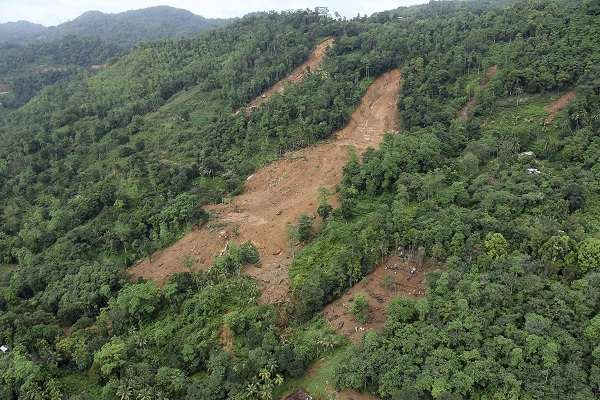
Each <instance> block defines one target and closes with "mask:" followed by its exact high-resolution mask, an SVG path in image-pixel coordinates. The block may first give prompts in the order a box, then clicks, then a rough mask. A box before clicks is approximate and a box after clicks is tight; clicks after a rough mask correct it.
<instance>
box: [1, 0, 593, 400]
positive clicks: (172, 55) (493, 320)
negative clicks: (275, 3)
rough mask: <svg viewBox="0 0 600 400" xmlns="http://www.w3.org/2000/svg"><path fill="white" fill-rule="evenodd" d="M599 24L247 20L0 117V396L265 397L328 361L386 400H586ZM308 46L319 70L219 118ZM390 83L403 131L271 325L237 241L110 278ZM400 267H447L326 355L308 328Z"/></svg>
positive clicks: (360, 185)
mask: <svg viewBox="0 0 600 400" xmlns="http://www.w3.org/2000/svg"><path fill="white" fill-rule="evenodd" d="M599 15H600V4H599V2H598V1H596V0H584V1H576V0H573V1H524V0H516V1H503V2H494V1H477V2H432V3H430V4H428V5H424V6H418V7H411V8H401V9H398V10H393V11H389V12H383V13H378V14H375V15H373V16H372V17H369V18H357V19H353V20H339V19H338V20H336V19H331V18H329V17H325V16H319V15H317V14H315V13H313V12H310V11H298V12H287V13H266V14H254V15H251V16H248V17H245V18H243V19H240V20H238V21H235V22H233V23H232V24H231V25H229V26H226V27H223V28H219V29H216V30H214V31H209V32H206V33H204V34H202V35H200V36H198V37H197V38H193V39H178V40H164V41H160V42H155V43H150V44H143V45H140V46H139V47H138V48H137V49H135V50H134V51H132V52H130V53H128V54H125V55H123V56H121V57H119V58H118V59H116V60H115V61H114V62H113V63H111V65H110V66H109V67H107V68H105V69H103V70H101V71H100V72H98V73H96V74H88V73H77V74H74V75H73V76H72V77H71V78H70V79H69V80H62V81H60V82H58V83H56V84H53V85H50V86H48V87H46V88H45V89H43V90H42V91H41V92H40V93H39V94H38V95H37V96H35V97H34V98H32V99H31V100H30V101H28V102H27V103H26V104H24V105H22V106H20V107H19V108H17V109H16V110H14V111H10V112H8V111H7V110H0V122H1V125H0V211H1V214H0V215H1V216H2V217H1V219H0V345H1V344H5V345H7V346H8V347H9V348H10V351H9V352H7V353H5V354H0V359H1V361H2V362H0V383H1V385H0V398H7V399H17V398H19V399H52V400H55V399H67V398H70V399H100V398H101V399H107V400H108V399H144V398H156V399H184V398H185V399H206V400H208V399H228V398H232V399H271V398H273V392H274V390H275V389H276V388H277V387H278V386H280V385H281V384H282V383H283V382H284V381H286V380H288V379H290V378H293V377H298V376H301V375H302V374H303V373H304V372H305V371H306V369H307V367H308V366H309V365H310V364H311V363H312V362H313V361H314V360H316V359H318V358H319V357H322V356H324V355H326V354H327V353H328V352H329V351H330V350H331V349H332V348H336V347H338V346H341V345H343V346H344V347H345V350H344V354H343V357H342V359H341V360H340V362H339V364H338V365H337V367H336V370H335V382H330V383H332V384H334V385H335V386H336V387H338V388H340V389H341V388H354V389H358V390H361V391H366V392H370V393H373V394H374V395H377V396H378V397H380V398H382V399H394V400H396V399H403V400H404V399H429V398H435V399H461V398H470V399H521V398H523V399H547V398H560V399H563V398H564V399H594V398H597V397H598V396H599V395H600V169H599V165H600V163H599V161H600V160H599V158H600V135H599V132H600V118H599V114H598V110H599V109H600V70H599V69H598V65H599V62H600V19H599V18H598V16H599ZM328 36H333V37H335V38H336V43H335V45H334V47H333V48H331V49H330V50H329V52H328V55H327V59H326V62H325V64H324V66H323V70H322V71H320V72H316V73H313V74H310V75H309V76H308V77H307V78H306V79H305V80H304V81H303V82H301V83H299V84H297V85H294V86H291V87H289V88H288V89H287V90H286V91H285V92H284V93H283V94H281V95H276V96H274V97H273V98H272V100H271V101H269V102H268V103H266V104H265V105H264V106H263V107H261V108H260V109H258V110H256V111H255V112H254V113H252V114H250V115H245V113H236V111H237V110H238V109H239V108H240V107H243V106H244V105H245V104H247V103H248V102H249V101H250V100H251V99H253V98H254V97H255V96H257V95H259V94H260V93H261V92H262V91H263V90H264V89H266V88H268V87H269V86H270V85H272V84H273V83H275V82H277V81H278V80H279V79H281V78H282V77H284V76H285V75H286V74H287V73H289V72H290V71H291V70H292V69H293V68H294V67H295V66H297V65H299V64H300V63H301V62H302V61H303V60H304V59H305V58H306V57H307V55H308V54H309V52H310V51H311V49H312V48H313V47H314V46H315V44H316V43H318V42H319V41H320V40H322V39H323V38H325V37H328ZM97 50H98V51H99V52H100V51H104V50H103V49H102V46H98V48H97ZM105 50H106V51H109V49H108V48H107V49H105ZM81 56H82V57H86V55H85V54H82V55H81ZM87 56H89V57H93V56H94V54H90V55H87ZM48 57H75V58H76V59H75V60H74V61H75V63H77V61H79V60H78V59H77V57H79V56H75V55H74V54H71V53H70V52H69V51H66V52H65V53H64V55H61V54H60V50H59V49H54V50H52V49H48ZM3 61H4V60H0V63H2V62H3ZM4 62H5V64H7V63H8V62H6V61H4ZM16 63H17V64H16V65H18V63H19V61H16ZM5 64H0V65H5ZM491 66H497V70H498V73H497V74H496V75H495V76H493V77H491V79H490V81H489V83H488V84H487V85H485V87H482V86H480V85H479V82H480V80H481V79H482V77H483V76H484V75H485V73H486V71H487V70H488V68H489V67H491ZM397 67H400V68H401V69H402V72H403V85H402V96H401V99H400V101H399V107H398V112H399V115H400V116H401V119H402V121H403V125H404V129H403V132H402V133H401V134H397V135H389V136H387V137H386V139H385V140H384V142H383V144H382V145H381V147H380V148H379V149H373V150H369V151H368V152H367V153H366V154H365V155H364V157H363V158H362V159H359V158H358V157H355V158H353V159H352V160H351V161H350V162H349V163H348V165H347V166H346V168H345V170H344V177H343V181H342V182H341V184H340V185H339V187H338V195H339V197H340V205H339V207H338V208H336V209H335V210H334V211H333V213H332V214H331V216H329V217H327V218H326V219H325V221H324V223H323V227H322V228H321V230H320V231H319V232H318V233H317V234H316V237H315V238H314V239H313V240H312V242H311V243H309V244H307V245H306V246H305V247H304V249H303V250H302V251H300V252H299V253H298V254H297V255H296V257H295V259H294V262H293V265H292V268H291V270H290V278H291V281H292V290H293V296H294V298H293V299H292V301H291V302H290V303H289V304H286V305H284V306H282V307H279V306H274V305H261V304H259V303H258V301H257V299H258V298H259V295H260V291H259V289H258V288H257V285H256V283H255V282H254V281H252V280H251V279H250V278H247V277H243V276H240V273H239V272H240V270H241V269H242V268H244V266H245V265H247V264H256V263H259V262H260V260H259V258H258V253H257V251H256V249H255V248H254V246H253V245H252V244H251V243H244V244H241V245H239V246H236V245H234V244H230V245H229V246H228V248H227V251H226V252H225V253H224V254H223V255H221V256H219V257H217V258H216V259H215V262H214V265H213V267H212V268H211V269H210V270H209V271H208V272H204V273H192V272H186V273H181V274H176V275H175V276H173V277H172V278H171V279H170V280H169V282H168V283H167V284H166V285H165V286H164V287H160V288H159V287H157V286H156V285H155V284H154V283H151V282H145V281H139V282H129V281H128V280H127V277H126V274H125V270H126V268H127V267H128V266H130V265H131V264H132V263H134V262H135V261H136V260H139V259H141V258H144V257H148V256H150V255H151V254H152V253H153V252H154V251H155V250H158V249H161V248H164V247H165V246H167V245H168V244H170V243H172V242H173V241H174V240H176V239H177V238H178V237H179V236H181V235H182V234H183V233H184V232H185V231H186V230H188V229H189V228H190V227H191V226H192V225H194V224H199V223H202V222H203V221H206V219H207V218H208V215H207V214H206V212H204V211H203V210H202V208H201V206H202V205H204V204H207V203H214V202H219V201H222V200H224V199H227V198H228V197H230V196H234V195H236V194H238V193H240V192H241V191H242V190H243V182H244V180H245V178H246V177H247V176H248V175H250V174H252V173H253V172H254V171H255V170H256V169H258V168H259V167H261V166H263V165H265V164H267V163H268V162H270V161H273V160H275V159H277V158H278V157H279V156H280V155H281V154H282V153H284V152H286V151H289V150H293V149H298V148H302V147H305V146H309V145H311V144H314V143H316V142H317V141H320V140H323V139H327V138H328V137H329V136H330V135H331V134H332V133H333V132H334V131H335V130H337V129H339V128H340V127H342V126H343V125H344V124H345V123H346V122H347V121H348V118H349V115H350V113H351V112H352V110H353V109H354V108H355V107H356V105H357V104H358V102H359V100H360V98H361V96H362V94H363V93H364V91H365V89H366V87H367V86H368V84H369V83H370V82H371V81H372V79H373V77H376V76H378V75H380V74H382V73H384V72H386V71H388V70H390V69H393V68H397ZM572 89H575V90H576V91H577V99H576V100H575V101H574V102H573V103H572V104H571V105H570V106H569V107H568V109H567V110H566V111H565V112H563V113H561V114H560V115H559V116H558V117H557V118H556V119H555V120H554V121H552V122H550V123H545V120H546V117H547V113H546V111H545V110H544V107H545V106H546V105H547V104H548V103H549V102H550V101H551V99H553V98H556V96H557V95H558V94H559V93H563V92H564V91H565V90H572ZM474 94H476V95H477V100H478V101H477V107H476V108H475V109H474V111H473V115H472V117H470V118H467V119H462V118H458V117H457V114H458V111H459V110H460V109H461V108H462V106H463V105H464V104H465V103H466V102H467V101H468V100H469V98H470V97H471V96H473V95H474ZM398 248H403V249H417V248H422V249H424V251H425V253H426V255H427V257H428V258H430V259H432V260H435V261H436V263H437V264H439V265H441V266H443V267H442V268H440V270H439V271H437V272H433V273H431V274H430V275H429V276H428V279H427V284H428V290H427V295H426V297H424V298H422V299H420V300H417V301H415V300H408V299H403V298H399V299H396V300H394V301H393V302H392V304H391V305H390V306H389V316H388V320H387V322H386V324H385V328H384V331H383V332H382V333H381V334H376V333H373V332H370V333H367V335H366V336H365V338H364V339H363V340H362V341H361V342H360V343H358V344H356V345H346V344H345V342H344V340H343V339H341V338H340V337H338V336H337V335H336V334H335V333H334V332H333V331H332V330H331V328H330V327H329V326H328V324H327V322H326V321H324V319H323V317H322V316H321V315H320V311H321V309H322V307H323V306H324V305H325V304H326V303H328V302H329V301H331V300H332V299H334V298H336V297H338V296H340V295H341V294H342V293H343V292H344V291H345V290H346V289H347V288H349V287H350V286H352V285H353V284H355V283H356V282H358V281H359V280H360V279H362V278H363V277H364V276H365V275H366V274H368V273H369V272H370V271H371V270H372V269H373V268H374V266H375V265H376V264H377V263H379V262H380V261H381V259H382V258H383V257H385V256H386V255H387V254H390V253H392V252H394V251H396V250H397V249H398ZM283 315H285V316H286V318H285V319H286V320H287V321H286V323H285V324H283V323H282V316H283Z"/></svg>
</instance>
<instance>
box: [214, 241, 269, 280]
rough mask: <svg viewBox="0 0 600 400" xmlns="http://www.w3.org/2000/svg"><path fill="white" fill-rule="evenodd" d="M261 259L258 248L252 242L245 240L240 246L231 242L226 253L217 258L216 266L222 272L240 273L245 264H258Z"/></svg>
mask: <svg viewBox="0 0 600 400" xmlns="http://www.w3.org/2000/svg"><path fill="white" fill-rule="evenodd" d="M259 261H260V258H259V255H258V250H256V247H255V246H254V244H252V242H245V243H243V244H242V245H241V246H239V247H238V246H237V245H236V244H235V243H233V242H229V243H228V244H227V247H226V249H225V253H224V254H223V255H221V256H218V257H216V258H215V265H214V268H215V270H216V271H219V272H220V273H224V274H235V275H239V274H240V273H241V270H242V267H243V266H244V265H247V264H257V263H258V262H259Z"/></svg>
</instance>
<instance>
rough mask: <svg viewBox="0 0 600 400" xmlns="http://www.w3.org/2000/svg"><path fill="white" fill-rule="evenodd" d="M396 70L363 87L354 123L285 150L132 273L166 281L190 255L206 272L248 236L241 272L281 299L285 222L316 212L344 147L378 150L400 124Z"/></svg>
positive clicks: (335, 178)
mask: <svg viewBox="0 0 600 400" xmlns="http://www.w3.org/2000/svg"><path fill="white" fill-rule="evenodd" d="M400 78H401V75H400V70H393V71H390V72H388V73H386V74H384V75H383V76H381V77H380V78H378V79H377V80H376V81H375V82H374V83H373V84H372V85H371V86H370V87H369V89H368V90H367V93H366V94H365V96H364V98H363V99H362V101H361V104H360V105H359V107H358V108H357V110H356V111H355V112H354V113H353V114H352V118H351V121H350V122H349V124H348V125H347V126H346V127H345V128H344V129H342V130H340V131H338V132H337V133H336V134H335V135H334V137H333V138H332V139H331V140H330V141H328V142H325V143H322V144H320V145H317V146H314V147H310V148H307V149H304V150H300V151H296V152H293V153H290V154H288V155H287V156H286V157H285V158H282V159H281V160H278V161H276V162H274V163H272V164H270V165H268V166H266V167H265V168H263V169H261V170H260V171H258V172H257V173H255V174H254V175H252V176H250V177H249V178H248V179H247V182H246V187H245V192H244V193H243V194H241V195H239V196H237V197H235V198H234V199H233V200H232V201H231V203H229V204H219V205H213V206H210V207H207V209H208V210H209V211H210V212H211V213H212V214H213V215H214V218H213V219H212V220H211V221H209V223H208V224H206V225H205V226H203V227H202V228H200V229H197V230H194V231H193V232H191V233H189V234H188V235H186V236H185V237H184V238H182V239H181V240H179V241H178V242H176V243H175V244H174V245H172V246H171V247H169V248H167V249H165V250H163V251H161V252H158V253H157V254H155V255H154V256H153V257H152V260H151V261H149V260H144V261H142V262H141V263H139V264H137V265H135V266H133V267H132V268H131V269H130V273H131V276H132V278H137V277H144V278H147V279H152V280H154V281H156V282H158V283H163V282H164V281H165V280H166V279H167V278H168V277H169V276H170V275H171V274H173V273H175V272H181V271H186V268H185V267H184V261H185V260H186V259H188V258H189V257H192V258H193V259H195V260H196V261H197V264H196V266H195V267H194V268H195V269H204V268H206V267H207V266H209V265H210V264H212V260H213V258H214V256H215V255H218V254H219V252H220V251H221V250H222V249H223V248H224V247H225V245H226V244H227V242H228V241H229V240H235V241H236V242H238V243H239V242H244V241H246V240H251V241H253V242H254V243H255V245H256V246H257V248H258V250H259V253H260V257H261V266H260V267H248V268H246V269H245V270H244V273H246V274H248V275H250V276H252V277H254V278H256V279H257V280H258V282H259V285H260V286H261V288H262V289H263V297H262V301H264V302H269V303H275V302H277V301H280V300H283V299H284V298H285V297H286V295H287V292H288V289H289V282H288V267H289V265H290V263H291V260H292V256H291V254H290V253H289V251H288V240H287V225H288V223H295V222H296V220H297V218H298V216H299V215H301V214H315V212H316V208H317V206H318V203H317V195H318V190H319V188H320V187H326V188H328V189H333V188H334V187H335V185H336V184H337V183H339V182H340V179H341V177H342V168H343V167H344V165H345V164H346V162H347V160H348V149H349V146H354V147H355V148H356V150H357V151H358V152H359V153H362V152H363V151H364V150H366V149H367V148H368V147H377V146H378V145H379V143H380V142H381V140H382V138H383V135H384V133H385V132H388V131H391V130H395V129H397V128H398V121H397V114H398V112H397V106H396V103H397V100H398V94H399V91H400Z"/></svg>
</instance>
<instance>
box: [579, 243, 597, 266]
mask: <svg viewBox="0 0 600 400" xmlns="http://www.w3.org/2000/svg"><path fill="white" fill-rule="evenodd" d="M577 265H578V268H579V272H580V273H582V274H585V273H586V272H589V271H598V270H600V239H596V238H589V239H586V240H585V241H583V242H582V243H581V244H580V245H579V249H578V251H577Z"/></svg>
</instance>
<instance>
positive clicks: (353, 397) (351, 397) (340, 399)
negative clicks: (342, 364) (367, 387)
mask: <svg viewBox="0 0 600 400" xmlns="http://www.w3.org/2000/svg"><path fill="white" fill-rule="evenodd" d="M335 399H336V400H377V399H376V398H375V397H373V396H371V395H370V394H367V393H359V392H357V391H356V390H344V391H342V392H338V393H336V394H335Z"/></svg>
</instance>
